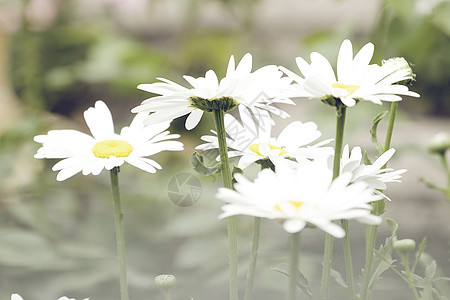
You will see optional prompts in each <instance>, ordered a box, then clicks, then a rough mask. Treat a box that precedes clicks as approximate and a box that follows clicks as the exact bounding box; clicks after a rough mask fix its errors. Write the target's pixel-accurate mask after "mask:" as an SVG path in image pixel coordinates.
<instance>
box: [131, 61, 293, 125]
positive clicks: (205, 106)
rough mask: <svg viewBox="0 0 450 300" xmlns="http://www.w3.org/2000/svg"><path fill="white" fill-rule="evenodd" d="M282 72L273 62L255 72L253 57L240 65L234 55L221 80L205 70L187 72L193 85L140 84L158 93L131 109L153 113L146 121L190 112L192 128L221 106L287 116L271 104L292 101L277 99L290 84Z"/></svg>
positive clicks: (172, 83) (169, 117)
mask: <svg viewBox="0 0 450 300" xmlns="http://www.w3.org/2000/svg"><path fill="white" fill-rule="evenodd" d="M282 75H283V74H282V72H280V71H279V70H278V68H277V67H276V66H274V65H269V66H264V67H262V68H259V69H258V70H256V71H254V72H252V56H251V55H250V54H249V53H247V54H246V55H244V57H243V58H242V60H241V61H240V62H239V64H238V65H237V66H235V61H234V57H233V56H231V58H230V61H229V63H228V68H227V72H226V76H225V77H224V78H222V79H221V80H220V81H219V79H218V77H217V75H216V73H215V72H214V71H213V70H209V71H207V72H206V74H205V77H199V78H194V77H191V76H188V75H185V76H184V77H183V78H184V79H185V80H186V81H187V82H188V83H189V84H190V85H191V87H189V88H186V87H184V86H181V85H179V84H177V83H175V82H172V81H170V80H167V79H164V78H158V79H159V80H160V82H156V83H151V84H140V85H138V89H141V90H144V91H147V92H150V93H154V94H157V95H159V96H156V97H152V98H149V99H147V100H144V101H143V102H142V103H141V105H140V106H138V107H136V108H134V109H133V110H132V112H151V114H150V116H149V117H148V118H147V119H146V123H147V124H154V123H158V122H161V121H171V120H173V119H175V118H178V117H181V116H184V115H189V116H188V117H187V119H186V123H185V127H186V129H188V130H190V129H193V128H194V127H195V126H197V124H198V123H199V122H200V120H201V118H202V115H203V113H204V111H211V110H212V109H222V110H224V111H225V112H226V111H229V110H231V109H233V108H235V107H236V106H238V105H242V106H244V107H245V109H249V110H250V111H252V112H253V113H254V114H255V115H256V116H259V112H260V111H270V112H272V113H274V114H276V115H279V116H281V117H283V118H286V117H287V116H288V114H287V113H286V112H284V111H283V110H281V109H279V108H277V107H274V106H271V103H277V102H281V103H291V104H293V103H292V101H290V100H289V99H282V98H278V95H279V94H280V93H281V91H282V90H283V88H286V87H288V86H289V84H290V83H291V80H290V79H289V78H286V77H283V78H282Z"/></svg>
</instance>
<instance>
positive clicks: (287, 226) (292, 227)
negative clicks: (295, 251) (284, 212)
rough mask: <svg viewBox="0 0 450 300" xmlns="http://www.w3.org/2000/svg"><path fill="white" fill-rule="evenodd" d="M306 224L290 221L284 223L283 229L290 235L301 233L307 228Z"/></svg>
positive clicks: (301, 221)
mask: <svg viewBox="0 0 450 300" xmlns="http://www.w3.org/2000/svg"><path fill="white" fill-rule="evenodd" d="M305 226H306V222H305V221H303V220H300V219H288V220H286V221H284V222H283V228H284V230H286V231H287V232H289V233H295V232H299V231H300V230H302V229H303V228H305Z"/></svg>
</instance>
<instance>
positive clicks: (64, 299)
mask: <svg viewBox="0 0 450 300" xmlns="http://www.w3.org/2000/svg"><path fill="white" fill-rule="evenodd" d="M11 300H23V298H22V297H21V296H20V295H18V294H12V295H11ZM58 300H75V299H73V298H67V297H65V296H64V297H61V298H59V299H58ZM84 300H89V298H86V299H84Z"/></svg>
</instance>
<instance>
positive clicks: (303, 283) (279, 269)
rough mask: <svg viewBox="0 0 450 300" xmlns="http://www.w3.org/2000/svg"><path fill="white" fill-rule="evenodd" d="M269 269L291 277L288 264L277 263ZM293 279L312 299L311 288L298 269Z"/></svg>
mask: <svg viewBox="0 0 450 300" xmlns="http://www.w3.org/2000/svg"><path fill="white" fill-rule="evenodd" d="M270 269H271V270H273V271H276V272H279V273H281V274H283V275H286V276H287V277H291V274H290V271H289V270H290V266H289V265H288V264H279V265H278V266H275V267H272V268H270ZM295 281H296V284H297V286H298V287H299V288H300V289H301V290H302V291H303V292H304V293H305V294H306V295H307V296H308V297H309V299H311V300H312V299H314V298H313V295H312V292H311V288H310V286H309V283H308V280H307V279H306V277H305V276H304V275H303V274H302V273H301V272H300V271H299V270H297V274H296V279H295Z"/></svg>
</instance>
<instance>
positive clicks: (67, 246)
mask: <svg viewBox="0 0 450 300" xmlns="http://www.w3.org/2000/svg"><path fill="white" fill-rule="evenodd" d="M345 38H350V39H351V40H352V41H353V44H354V51H355V52H356V51H357V49H359V48H360V47H361V46H362V45H364V44H365V43H367V42H368V41H372V42H373V43H374V44H375V56H374V59H373V60H372V61H373V62H375V63H380V62H381V60H382V59H384V58H389V57H392V56H403V57H405V58H406V59H407V60H408V61H409V62H410V63H411V64H412V66H413V70H414V72H415V73H416V74H417V78H416V79H417V82H415V83H414V86H413V87H412V89H413V90H415V91H417V92H419V93H420V94H421V98H420V100H417V99H405V100H404V101H402V103H401V105H400V114H399V123H398V125H397V127H396V130H397V131H396V132H395V134H394V143H393V145H394V147H396V148H397V147H398V153H397V156H396V160H395V161H394V162H393V166H394V167H397V168H408V169H409V172H408V173H407V175H405V179H404V183H403V184H399V185H397V186H395V187H393V190H392V192H390V190H388V194H389V195H390V196H391V198H392V199H393V201H392V203H389V204H388V213H387V216H388V217H393V218H395V219H396V220H397V221H398V222H399V223H400V234H402V232H403V234H404V235H405V236H403V237H413V238H416V239H417V240H420V239H421V238H422V237H423V236H428V240H429V252H430V253H431V254H433V255H434V256H435V257H436V258H437V259H438V261H439V262H440V265H441V266H442V268H443V269H444V270H445V271H446V272H447V275H448V273H450V268H449V261H448V249H449V248H448V236H449V233H450V229H449V225H448V224H449V221H450V218H449V215H450V212H449V209H448V205H447V203H445V200H444V197H443V196H442V195H441V194H439V193H438V192H435V191H430V190H427V188H426V187H425V186H424V185H423V184H421V183H419V178H420V177H426V178H428V179H430V180H434V181H436V182H438V183H443V182H445V176H444V173H443V171H442V169H441V168H440V166H439V162H438V160H437V158H435V157H432V156H431V155H429V154H428V153H427V151H426V143H427V142H428V141H429V139H430V138H431V136H432V135H433V134H435V133H437V132H438V131H447V132H448V131H450V130H449V129H450V121H449V119H448V116H449V114H450V100H449V99H450V84H449V83H450V2H449V1H442V0H441V1H439V0H368V1H359V0H340V1H337V0H283V1H276V0H265V1H263V0H245V1H238V0H122V1H121V0H98V1H90V0H72V1H70V0H26V1H25V0H23V1H20V0H1V1H0V105H1V106H0V107H1V109H0V299H9V295H10V294H11V293H13V292H17V293H20V294H21V295H22V296H23V297H24V298H25V299H26V300H31V299H35V300H49V299H56V298H57V297H60V296H62V295H67V296H70V297H74V298H75V297H76V298H77V299H84V298H87V297H90V298H91V299H94V300H103V299H105V300H106V299H118V283H117V267H116V258H115V237H114V226H113V217H112V205H111V196H110V187H109V176H108V174H107V172H103V173H102V174H101V175H99V176H87V177H85V176H82V175H76V176H74V177H73V178H71V179H69V180H67V181H65V182H61V183H59V182H56V180H55V177H56V174H55V173H54V172H52V171H51V166H52V165H53V164H54V162H53V161H41V160H36V159H34V158H33V155H34V153H35V151H36V150H37V148H38V145H37V144H36V143H34V142H33V136H35V135H37V134H44V133H46V132H47V131H48V130H50V129H67V128H73V129H79V130H82V131H85V132H87V127H86V125H85V124H84V120H83V119H82V112H83V111H84V110H85V109H87V108H88V107H89V106H92V105H93V104H94V102H95V101H96V100H98V99H102V100H104V101H105V102H106V103H107V104H108V105H109V107H110V108H111V110H112V113H113V116H114V118H115V122H116V130H118V129H119V128H120V127H119V126H124V125H126V124H129V122H130V121H131V119H132V117H133V115H132V114H131V113H130V109H131V108H133V107H135V106H137V105H138V104H139V103H140V102H141V101H142V100H144V99H146V98H148V97H150V96H151V95H149V94H148V93H145V92H142V91H139V90H137V89H136V86H137V85H138V84H140V83H151V82H155V81H156V77H165V78H169V79H171V80H173V81H175V82H178V83H180V84H184V83H183V79H182V75H183V74H190V75H192V76H202V75H204V73H205V72H206V71H207V70H208V69H214V70H215V71H216V73H217V74H218V76H219V77H221V76H223V75H224V73H225V70H226V65H227V63H228V59H229V57H230V55H231V54H234V55H235V56H236V59H237V60H239V59H240V58H241V57H242V56H243V54H245V53H246V52H250V53H252V54H253V57H254V62H253V63H254V69H255V68H257V67H260V66H262V65H265V64H277V65H284V66H286V67H288V68H290V69H291V70H294V71H297V69H296V66H295V62H294V58H295V57H296V56H302V57H304V58H306V59H307V60H308V57H307V56H308V55H309V53H310V52H311V51H318V52H321V53H322V54H324V55H325V56H326V57H328V58H329V60H330V61H332V62H333V61H335V58H336V56H337V51H338V48H339V45H340V43H341V42H342V40H343V39H345ZM287 109H289V112H290V113H291V115H292V116H293V118H294V119H300V120H301V121H304V122H306V121H315V122H317V123H318V124H319V129H321V130H322V132H323V138H324V139H325V138H330V137H332V136H333V130H334V114H333V111H332V110H331V109H330V108H328V107H324V106H323V105H322V104H321V103H319V102H313V101H306V100H304V99H299V100H297V106H296V107H295V108H294V109H293V108H291V107H287ZM386 109H388V106H387V105H384V106H377V105H371V104H365V103H364V104H360V105H358V106H357V107H355V108H354V109H352V111H351V114H349V117H348V118H349V119H348V125H347V127H348V131H347V133H346V139H347V141H346V142H348V143H350V144H352V145H353V146H355V145H362V147H365V148H366V149H367V151H368V152H369V153H372V154H373V153H374V149H373V146H372V145H371V144H370V136H369V134H368V130H369V128H370V124H371V120H372V118H373V117H374V116H375V115H376V114H377V113H378V112H380V111H382V110H386ZM280 122H281V123H283V122H282V121H281V120H280ZM284 122H285V121H284ZM183 124H184V119H183V118H181V119H178V120H176V121H175V122H173V123H172V127H171V131H172V132H176V133H180V134H181V135H182V138H181V139H182V141H183V142H184V143H185V151H183V152H182V153H161V154H158V155H157V156H155V159H156V160H157V161H158V162H160V163H161V165H162V166H163V170H162V171H160V172H159V173H158V174H147V173H144V172H142V171H140V170H136V169H134V168H132V167H130V166H124V167H123V168H122V171H121V175H120V179H121V191H122V198H123V201H124V203H123V207H124V211H125V212H124V221H125V226H126V238H127V251H128V265H129V277H130V278H129V280H130V289H131V296H132V298H133V299H162V294H161V293H160V291H158V290H157V289H156V287H155V286H154V285H153V278H154V276H156V275H158V274H162V273H171V274H174V275H175V276H177V279H178V283H177V286H176V288H174V298H175V299H188V297H189V296H193V297H195V299H226V291H227V285H228V283H227V251H226V248H227V246H226V245H227V244H226V230H225V222H223V221H218V220H217V215H218V214H219V213H220V203H218V201H216V200H215V199H214V193H215V190H216V188H217V187H218V186H219V185H220V179H219V180H216V178H214V177H211V178H200V176H199V178H200V179H201V181H202V197H201V199H200V201H199V202H198V203H197V204H196V205H194V206H192V207H187V208H180V207H176V206H175V205H173V204H172V203H170V201H169V200H168V196H167V184H168V182H169V180H170V179H171V178H173V176H175V175H177V174H179V173H183V172H187V173H193V171H192V170H191V168H190V166H189V156H190V154H191V153H192V152H193V151H194V150H193V149H194V147H195V146H196V145H198V144H200V140H199V137H200V136H201V135H203V134H206V133H207V132H208V131H209V130H210V129H211V128H212V126H213V125H212V122H211V118H208V117H207V118H205V119H204V120H202V122H201V126H200V127H198V128H196V129H195V130H193V131H192V132H186V131H185V130H184V127H183V126H184V125H183ZM380 130H381V132H382V128H381V129H380ZM255 171H256V169H251V170H250V173H252V172H253V173H254V172H255ZM391 193H392V194H391ZM418 216H421V218H422V220H423V221H418V219H417V218H418ZM250 224H251V219H250V218H242V219H240V224H239V225H240V227H239V228H240V257H241V258H242V267H241V272H240V275H241V276H242V279H243V280H244V278H245V269H246V263H247V262H246V258H247V256H248V252H249V242H248V240H249V236H250V230H251V225H250ZM402 228H404V230H403V231H402ZM363 232H364V228H363V227H362V226H359V227H358V225H356V229H355V232H354V235H355V237H354V238H353V240H352V241H353V243H354V247H355V250H354V256H355V259H356V261H357V262H356V266H357V268H358V267H359V265H360V264H361V266H362V259H363V253H364V250H363V246H364V241H363V240H362V236H363ZM386 232H387V229H386V228H384V231H383V230H381V232H380V238H379V242H381V241H383V240H384V238H385V237H384V236H383V234H386ZM407 235H408V236H407ZM322 244H323V234H322V233H319V232H318V231H317V230H316V231H307V232H305V234H304V237H303V238H302V249H303V251H304V256H303V257H302V260H301V262H302V268H303V271H304V272H305V273H306V274H308V275H309V276H310V277H311V278H313V279H312V282H311V283H312V286H313V288H314V289H317V287H318V284H319V283H318V282H319V281H318V280H316V279H317V278H320V270H321V266H320V261H321V255H322V254H321V253H322ZM287 249H288V237H287V235H286V234H285V233H284V232H283V231H282V229H280V226H279V224H276V223H272V222H267V224H264V226H263V235H262V246H261V263H260V265H259V272H258V275H257V278H256V280H257V282H256V288H255V289H256V291H255V293H256V296H255V299H277V298H280V297H282V296H283V291H284V290H285V288H286V284H287V283H286V280H285V278H283V276H282V275H280V274H278V273H276V272H274V271H270V270H269V267H270V266H274V265H277V264H279V263H282V262H286V260H287V253H286V252H287ZM335 252H336V255H337V256H336V257H337V259H336V263H335V264H336V268H337V269H341V266H340V261H341V260H340V259H339V257H340V256H341V252H342V251H341V248H340V247H339V242H337V243H336V250H335ZM386 277H387V278H388V280H386V281H383V284H381V285H380V286H379V287H378V290H377V292H376V293H375V299H376V298H377V297H383V298H384V299H386V300H389V299H396V300H399V299H400V300H401V299H405V300H407V299H410V297H409V294H408V291H407V288H406V285H405V284H404V283H402V282H401V281H400V280H398V279H397V278H396V277H395V275H392V274H390V275H389V274H388V275H386ZM335 288H336V291H334V292H333V293H334V295H336V298H334V299H345V296H343V295H345V293H344V292H342V291H341V290H340V289H339V288H337V287H335Z"/></svg>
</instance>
